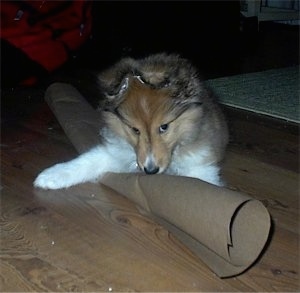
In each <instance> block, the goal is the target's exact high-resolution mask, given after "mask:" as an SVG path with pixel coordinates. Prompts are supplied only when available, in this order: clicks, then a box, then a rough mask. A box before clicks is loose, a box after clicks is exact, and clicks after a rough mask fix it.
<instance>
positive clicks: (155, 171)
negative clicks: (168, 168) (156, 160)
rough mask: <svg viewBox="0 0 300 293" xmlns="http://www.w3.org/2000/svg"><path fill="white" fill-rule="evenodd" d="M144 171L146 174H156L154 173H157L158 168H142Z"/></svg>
mask: <svg viewBox="0 0 300 293" xmlns="http://www.w3.org/2000/svg"><path fill="white" fill-rule="evenodd" d="M144 171H145V173H146V174H149V175H150V174H156V173H158V171H159V168H158V167H156V166H153V167H148V168H147V167H144Z"/></svg>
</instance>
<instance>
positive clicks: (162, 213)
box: [45, 83, 270, 277]
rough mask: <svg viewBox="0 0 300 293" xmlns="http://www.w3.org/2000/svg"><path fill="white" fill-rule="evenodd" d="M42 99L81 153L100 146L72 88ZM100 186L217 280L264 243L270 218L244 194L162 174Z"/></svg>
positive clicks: (122, 177)
mask: <svg viewBox="0 0 300 293" xmlns="http://www.w3.org/2000/svg"><path fill="white" fill-rule="evenodd" d="M45 98H46V100H47V102H48V104H49V106H50V107H51V109H52V110H53V112H54V113H55V115H56V117H57V119H58V121H59V122H60V124H61V125H62V127H63V129H64V131H65V132H66V134H67V136H68V137H69V139H70V140H71V142H72V143H73V144H74V146H75V147H76V149H77V150H78V151H79V152H80V153H81V152H84V151H85V150H88V149H89V148H91V147H93V146H95V145H96V144H97V143H99V140H98V139H99V138H98V137H99V135H98V131H99V123H100V118H99V116H98V115H97V112H96V111H95V110H94V109H93V108H92V107H91V106H90V105H89V104H88V103H87V101H86V100H85V99H84V98H83V97H82V96H81V95H80V93H79V92H78V91H77V90H76V89H75V88H74V87H72V86H71V85H68V84H62V83H54V84H52V85H51V86H50V87H49V88H48V89H47V91H46V97H45ZM87 129H88V130H87ZM95 138H96V139H95ZM101 183H103V184H105V185H106V186H109V187H110V188H112V189H114V190H115V191H117V192H118V193H120V194H122V195H124V196H126V197H127V198H129V199H130V200H132V201H133V202H135V203H136V204H137V205H138V206H139V207H141V208H143V209H144V210H145V211H147V212H148V213H149V214H150V215H151V216H152V217H154V218H155V219H156V220H157V221H158V222H159V223H160V224H162V225H163V226H164V227H166V229H168V230H169V231H170V232H171V233H173V234H174V235H175V236H177V238H178V239H179V240H181V241H182V242H183V243H184V244H185V245H186V246H187V247H189V248H190V249H191V250H192V251H193V252H194V253H195V254H197V255H198V256H199V257H200V258H201V259H202V260H203V261H204V262H205V263H206V264H207V265H208V267H209V268H210V269H211V270H212V271H213V272H215V273H216V274H217V275H218V276H219V277H231V276H235V275H238V274H240V273H242V272H244V271H245V270H246V269H247V268H249V267H250V266H251V265H252V264H253V263H254V262H255V260H256V259H257V258H258V256H259V255H260V254H261V252H262V250H263V248H264V246H265V244H266V242H267V239H268V236H269V231H270V215H269V213H268V211H267V209H266V208H265V207H264V205H263V204H262V203H261V202H260V201H258V200H255V199H253V198H251V197H249V196H248V195H246V194H243V193H239V192H235V191H232V190H229V189H227V188H221V187H217V186H214V185H211V184H209V183H206V182H203V181H201V180H199V179H195V178H188V177H182V176H170V175H163V174H159V175H151V176H149V175H144V174H142V173H137V174H133V173H128V174H123V173H122V174H116V173H108V174H107V175H106V176H104V177H103V178H102V180H101Z"/></svg>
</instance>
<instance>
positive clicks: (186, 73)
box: [34, 53, 228, 189]
mask: <svg viewBox="0 0 300 293" xmlns="http://www.w3.org/2000/svg"><path fill="white" fill-rule="evenodd" d="M99 85H100V90H101V91H102V93H103V99H102V100H101V101H100V103H99V108H98V111H100V114H101V115H102V118H103V121H104V123H103V125H100V129H99V131H100V136H101V141H100V143H99V145H97V146H96V147H94V148H92V149H90V150H89V151H87V152H85V153H83V154H81V155H79V156H78V157H77V158H75V159H73V160H71V161H68V162H63V163H60V164H56V165H54V166H52V167H50V168H48V169H46V170H44V171H43V172H41V173H40V174H39V175H38V177H37V178H36V180H35V181H34V185H35V186H36V187H40V188H45V189H59V188H67V187H69V186H72V185H75V184H79V183H83V182H87V181H95V180H98V179H101V176H103V175H104V174H105V173H107V172H145V173H146V174H160V173H166V174H173V175H180V176H188V177H194V178H199V179H201V180H204V181H206V182H209V183H211V184H214V185H219V186H221V185H223V180H222V178H221V175H220V162H221V161H222V159H223V156H224V152H225V148H226V145H227V141H228V130H227V126H226V122H225V119H224V117H223V114H222V112H221V110H220V108H219V106H218V104H217V102H216V99H215V97H214V95H213V93H212V92H211V91H210V90H209V89H208V88H206V87H205V84H204V83H203V82H202V81H201V79H200V77H199V74H198V72H197V70H196V68H195V67H194V66H193V65H192V64H191V63H190V62H189V61H188V60H187V59H185V58H182V57H180V56H178V55H175V54H165V53H160V54H154V55H150V56H148V57H146V58H142V59H132V58H124V59H122V60H120V61H119V62H118V63H116V64H115V65H114V66H112V67H111V68H109V69H107V70H105V71H104V72H102V73H101V74H100V75H99Z"/></svg>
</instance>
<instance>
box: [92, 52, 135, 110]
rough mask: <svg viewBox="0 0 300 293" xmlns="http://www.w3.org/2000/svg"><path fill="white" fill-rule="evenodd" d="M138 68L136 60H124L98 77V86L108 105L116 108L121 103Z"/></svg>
mask: <svg viewBox="0 0 300 293" xmlns="http://www.w3.org/2000/svg"><path fill="white" fill-rule="evenodd" d="M136 68H137V62H136V61H135V60H134V59H132V58H124V59H121V60H120V61H119V62H118V63H116V64H115V65H114V66H112V67H110V68H109V69H107V70H105V71H103V72H102V73H100V74H99V75H98V84H99V86H100V90H101V92H102V94H103V95H104V96H105V100H106V104H107V105H108V104H111V106H112V107H114V105H115V106H116V105H118V104H119V103H120V102H121V100H122V97H123V94H124V92H126V90H127V88H128V85H129V77H130V76H132V75H135V72H136V70H137V69H136Z"/></svg>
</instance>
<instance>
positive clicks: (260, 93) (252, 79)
mask: <svg viewBox="0 0 300 293" xmlns="http://www.w3.org/2000/svg"><path fill="white" fill-rule="evenodd" d="M206 83H207V84H208V85H209V86H210V87H211V88H212V89H213V90H214V91H215V93H216V94H217V95H218V97H219V101H220V103H221V104H224V105H228V106H232V107H236V108H240V109H244V110H248V111H252V112H256V113H260V114H265V115H269V116H272V117H276V118H280V119H284V120H287V121H292V122H297V123H299V120H300V119H299V118H300V117H299V100H300V98H299V66H292V67H286V68H280V69H271V70H267V71H262V72H255V73H247V74H240V75H234V76H227V77H221V78H216V79H210V80H207V81H206Z"/></svg>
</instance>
